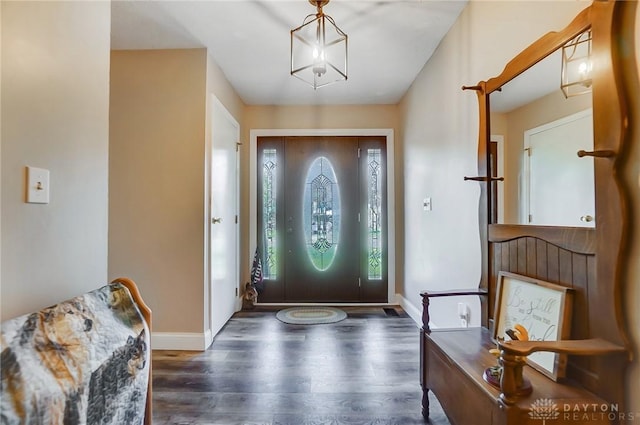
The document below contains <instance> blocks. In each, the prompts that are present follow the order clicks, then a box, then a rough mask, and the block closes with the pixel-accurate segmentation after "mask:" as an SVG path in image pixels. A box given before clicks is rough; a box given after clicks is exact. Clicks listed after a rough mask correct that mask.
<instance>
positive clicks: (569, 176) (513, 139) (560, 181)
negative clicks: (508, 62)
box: [489, 51, 596, 227]
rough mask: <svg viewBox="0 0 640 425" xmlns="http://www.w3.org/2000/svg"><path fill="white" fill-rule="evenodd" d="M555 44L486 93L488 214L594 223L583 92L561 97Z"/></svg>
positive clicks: (588, 113)
mask: <svg viewBox="0 0 640 425" xmlns="http://www.w3.org/2000/svg"><path fill="white" fill-rule="evenodd" d="M561 62H562V56H561V51H557V52H555V53H554V54H552V55H550V56H548V57H547V58H546V59H544V60H543V61H541V62H539V63H537V64H536V65H535V66H533V67H532V68H530V69H528V70H526V71H525V72H524V73H522V74H520V75H519V76H518V77H516V78H515V79H513V80H511V81H510V82H509V83H507V84H505V85H504V86H502V90H501V91H495V92H493V93H491V94H490V96H489V97H490V110H491V114H490V115H491V117H490V119H491V123H490V129H491V145H490V152H491V169H492V175H493V176H500V177H502V176H504V182H493V183H492V185H493V186H492V188H491V190H492V195H493V200H494V202H493V208H492V210H493V211H494V213H493V216H492V218H491V221H492V222H493V223H501V224H535V225H540V226H583V227H593V226H595V223H596V220H595V199H594V172H593V158H591V157H584V158H579V157H578V156H577V152H578V151H579V150H581V149H582V150H585V151H592V150H593V119H592V109H591V107H592V101H591V93H590V92H588V93H586V94H582V95H580V96H574V97H569V98H566V97H565V96H564V94H563V92H562V90H561V88H560V79H561V68H562V66H561Z"/></svg>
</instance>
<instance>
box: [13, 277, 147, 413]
mask: <svg viewBox="0 0 640 425" xmlns="http://www.w3.org/2000/svg"><path fill="white" fill-rule="evenodd" d="M148 347H149V330H148V328H147V325H146V323H145V321H144V319H143V317H142V315H141V314H140V311H139V310H138V308H137V307H136V305H135V303H134V302H133V299H132V298H131V294H130V293H129V290H128V289H127V288H125V287H124V286H122V285H120V284H112V285H107V286H104V287H102V288H100V289H96V290H94V291H92V292H89V293H86V294H84V295H81V296H79V297H76V298H73V299H71V300H68V301H65V302H62V303H60V304H56V305H54V306H52V307H48V308H45V309H43V310H41V311H39V312H37V313H32V314H27V315H24V316H21V317H17V318H15V319H11V320H8V321H6V322H4V323H2V332H1V338H0V350H1V356H2V358H1V359H0V364H1V367H2V372H1V374H2V397H1V398H2V400H1V401H0V409H1V410H0V422H1V423H2V424H42V425H49V424H65V425H66V424H74V425H75V424H87V425H102V424H114V425H115V424H118V425H120V424H142V422H143V419H144V410H145V402H146V396H147V385H148V379H149V373H150V372H149V370H150V367H149V364H150V358H149V350H148Z"/></svg>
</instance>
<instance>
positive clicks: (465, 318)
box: [458, 303, 471, 328]
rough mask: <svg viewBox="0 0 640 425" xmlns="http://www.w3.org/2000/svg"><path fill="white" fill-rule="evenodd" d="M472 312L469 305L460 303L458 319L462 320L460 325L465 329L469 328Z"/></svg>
mask: <svg viewBox="0 0 640 425" xmlns="http://www.w3.org/2000/svg"><path fill="white" fill-rule="evenodd" d="M470 316H471V312H470V310H469V305H468V304H467V303H458V317H459V318H460V325H462V326H463V327H465V328H468V327H469V318H470Z"/></svg>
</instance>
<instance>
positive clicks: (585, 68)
mask: <svg viewBox="0 0 640 425" xmlns="http://www.w3.org/2000/svg"><path fill="white" fill-rule="evenodd" d="M588 70H589V65H587V63H586V62H582V63H581V64H580V66H578V72H579V73H580V75H586V74H587V71H588Z"/></svg>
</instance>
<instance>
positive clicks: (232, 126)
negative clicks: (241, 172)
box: [209, 97, 240, 336]
mask: <svg viewBox="0 0 640 425" xmlns="http://www.w3.org/2000/svg"><path fill="white" fill-rule="evenodd" d="M212 105H213V107H212V117H211V138H212V140H211V146H212V148H211V182H210V187H211V222H210V224H209V225H210V226H211V233H210V234H211V241H210V250H209V253H210V276H211V287H210V289H211V291H210V293H211V302H210V306H211V312H210V317H211V333H212V336H215V335H216V334H217V333H218V332H219V331H220V329H221V328H222V327H223V326H224V324H225V323H226V322H227V320H229V318H230V317H231V316H232V315H233V313H234V312H235V311H236V306H237V304H238V303H237V300H238V297H237V294H238V292H239V288H238V284H239V276H238V274H239V270H238V223H237V217H238V196H237V193H238V157H237V155H238V152H237V143H238V140H239V139H240V126H239V125H238V122H237V121H236V120H235V119H234V118H233V116H231V114H230V113H229V112H228V111H227V110H226V109H225V107H224V106H223V105H222V103H220V101H219V100H218V99H216V98H215V97H213V100H212Z"/></svg>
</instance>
